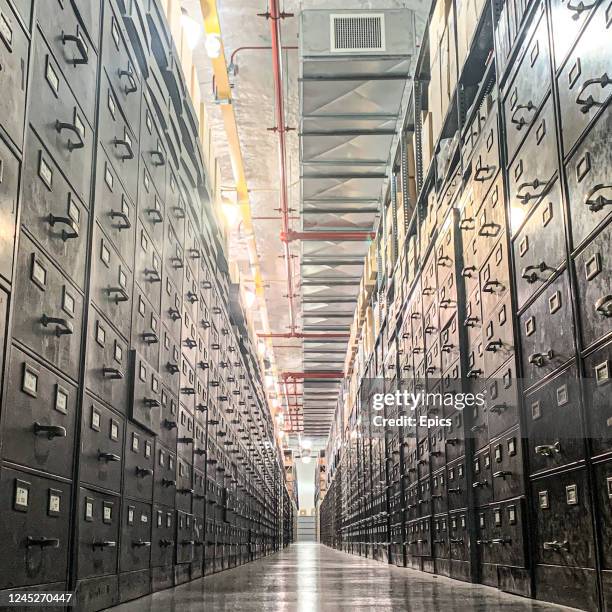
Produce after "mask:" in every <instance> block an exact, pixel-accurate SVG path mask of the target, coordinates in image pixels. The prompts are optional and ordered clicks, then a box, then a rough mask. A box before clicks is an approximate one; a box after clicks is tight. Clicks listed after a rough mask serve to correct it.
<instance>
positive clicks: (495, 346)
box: [485, 338, 504, 353]
mask: <svg viewBox="0 0 612 612" xmlns="http://www.w3.org/2000/svg"><path fill="white" fill-rule="evenodd" d="M502 346H504V343H503V342H502V340H501V338H498V339H497V340H490V341H489V342H487V345H486V346H485V351H488V352H490V353H496V352H497V351H498V350H499V349H500V348H501V347H502Z"/></svg>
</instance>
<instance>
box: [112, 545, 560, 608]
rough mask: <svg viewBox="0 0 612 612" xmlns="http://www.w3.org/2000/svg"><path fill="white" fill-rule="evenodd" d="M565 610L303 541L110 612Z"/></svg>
mask: <svg viewBox="0 0 612 612" xmlns="http://www.w3.org/2000/svg"><path fill="white" fill-rule="evenodd" d="M564 609H566V610H567V609H568V608H561V607H560V606H555V605H549V604H544V603H539V602H535V601H533V600H529V599H524V598H522V597H515V596H513V595H508V594H505V593H501V592H500V591H498V590H497V589H492V588H489V587H485V586H482V585H470V584H466V583H462V582H459V581H456V580H450V579H447V578H443V577H436V576H432V575H430V574H425V573H422V572H415V571H412V570H408V569H403V568H397V567H393V566H389V565H383V564H382V563H378V562H376V561H372V560H369V559H363V558H361V557H357V556H354V555H348V554H345V553H342V552H338V551H335V550H332V549H330V548H327V547H326V546H323V545H321V544H318V543H311V542H302V543H298V544H294V545H292V546H290V547H289V548H287V549H285V550H284V551H282V552H280V553H277V554H275V555H271V556H269V557H267V558H265V559H261V560H259V561H255V562H253V563H248V564H247V565H244V566H242V567H239V568H235V569H232V570H228V571H225V572H221V573H219V574H215V575H213V576H208V577H206V578H203V579H201V580H195V581H193V582H189V583H187V584H184V585H181V586H179V587H176V588H173V589H167V590H165V591H160V592H158V593H155V594H153V595H149V596H147V597H143V598H142V599H138V600H136V601H133V602H129V603H126V604H123V605H121V606H118V607H116V608H112V610H113V612H123V611H124V610H125V611H129V612H156V611H159V612H172V611H176V612H179V611H180V612H190V611H195V610H197V611H199V612H203V611H205V612H219V611H221V610H228V611H230V610H231V611H232V612H272V611H274V612H294V611H296V612H328V611H329V612H337V611H338V610H347V611H348V610H364V611H365V610H376V611H377V612H382V611H398V612H399V611H402V612H405V611H408V610H409V611H410V612H421V611H422V612H437V611H440V612H455V611H457V612H467V611H468V610H470V611H471V610H477V611H479V612H491V611H493V610H508V611H510V610H512V611H513V612H520V611H530V612H544V611H557V612H558V611H559V610H564Z"/></svg>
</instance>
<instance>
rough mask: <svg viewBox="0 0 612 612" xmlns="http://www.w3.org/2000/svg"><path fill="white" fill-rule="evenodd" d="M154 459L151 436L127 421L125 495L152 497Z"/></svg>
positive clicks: (140, 497)
mask: <svg viewBox="0 0 612 612" xmlns="http://www.w3.org/2000/svg"><path fill="white" fill-rule="evenodd" d="M154 461H155V457H154V449H153V436H150V435H149V434H147V433H146V432H145V431H143V430H142V429H140V428H139V427H138V426H136V425H133V424H131V423H128V424H127V427H126V434H125V447H124V461H123V465H124V475H123V494H124V495H125V496H127V497H130V498H133V499H141V500H146V501H151V500H152V499H153V475H154V471H153V465H154ZM134 569H135V568H134ZM126 571H127V570H126Z"/></svg>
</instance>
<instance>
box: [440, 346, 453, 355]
mask: <svg viewBox="0 0 612 612" xmlns="http://www.w3.org/2000/svg"><path fill="white" fill-rule="evenodd" d="M454 346H455V345H454V344H443V345H442V348H441V350H442V352H443V353H450V352H451V351H452V350H453V348H454Z"/></svg>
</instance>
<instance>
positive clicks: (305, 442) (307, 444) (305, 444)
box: [302, 439, 312, 449]
mask: <svg viewBox="0 0 612 612" xmlns="http://www.w3.org/2000/svg"><path fill="white" fill-rule="evenodd" d="M302 448H308V449H310V448H312V442H311V441H310V440H308V439H305V440H302Z"/></svg>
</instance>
